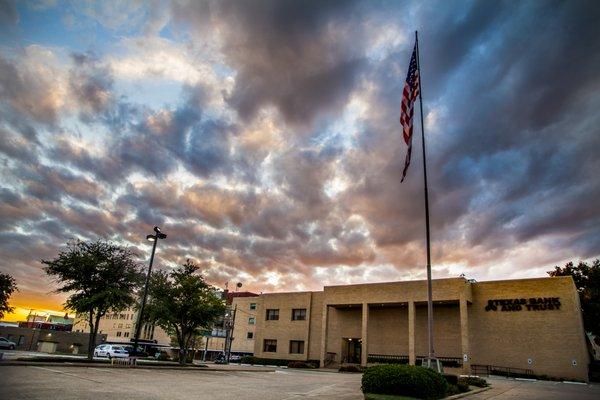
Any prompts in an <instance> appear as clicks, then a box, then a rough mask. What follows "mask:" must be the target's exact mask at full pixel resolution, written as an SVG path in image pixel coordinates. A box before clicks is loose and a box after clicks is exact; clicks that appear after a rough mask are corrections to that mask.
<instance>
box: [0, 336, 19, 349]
mask: <svg viewBox="0 0 600 400" xmlns="http://www.w3.org/2000/svg"><path fill="white" fill-rule="evenodd" d="M16 347H17V344H16V343H15V342H11V341H10V340H8V339H5V338H3V337H0V349H9V350H14V349H15V348H16Z"/></svg>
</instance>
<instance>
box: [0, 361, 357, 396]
mask: <svg viewBox="0 0 600 400" xmlns="http://www.w3.org/2000/svg"><path fill="white" fill-rule="evenodd" d="M360 378H361V376H360V375H357V374H338V373H327V372H316V371H298V370H278V371H276V372H229V371H214V372H213V371H180V370H151V369H142V368H138V369H127V368H94V367H54V366H53V367H46V366H43V367H42V366H39V367H38V366H3V367H2V366H0V399H12V400H17V399H44V400H46V399H215V400H220V399H228V400H231V399H248V400H252V399H256V400H271V399H272V400H282V399H286V400H292V399H303V398H311V399H349V400H352V399H356V400H358V399H362V398H363V396H362V395H361V392H360Z"/></svg>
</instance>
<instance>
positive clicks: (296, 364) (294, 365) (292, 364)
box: [287, 361, 316, 368]
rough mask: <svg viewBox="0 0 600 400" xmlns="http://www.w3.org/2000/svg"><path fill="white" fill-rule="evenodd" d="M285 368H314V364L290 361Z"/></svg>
mask: <svg viewBox="0 0 600 400" xmlns="http://www.w3.org/2000/svg"><path fill="white" fill-rule="evenodd" d="M287 366H288V368H316V367H315V364H313V363H311V362H305V361H291V362H289V363H288V365H287Z"/></svg>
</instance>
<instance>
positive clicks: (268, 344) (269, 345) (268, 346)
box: [263, 339, 277, 353]
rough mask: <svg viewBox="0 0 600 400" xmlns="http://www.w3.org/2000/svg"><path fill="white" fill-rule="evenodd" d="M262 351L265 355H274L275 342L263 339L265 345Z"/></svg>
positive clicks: (275, 349) (275, 350)
mask: <svg viewBox="0 0 600 400" xmlns="http://www.w3.org/2000/svg"><path fill="white" fill-rule="evenodd" d="M263 351H264V352H265V353H275V352H277V340H273V339H265V344H264V346H263Z"/></svg>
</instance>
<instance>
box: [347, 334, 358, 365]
mask: <svg viewBox="0 0 600 400" xmlns="http://www.w3.org/2000/svg"><path fill="white" fill-rule="evenodd" d="M347 343H348V347H347V354H348V357H347V362H348V363H351V364H360V361H361V360H360V358H361V349H362V346H361V343H360V339H348V342H347Z"/></svg>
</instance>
